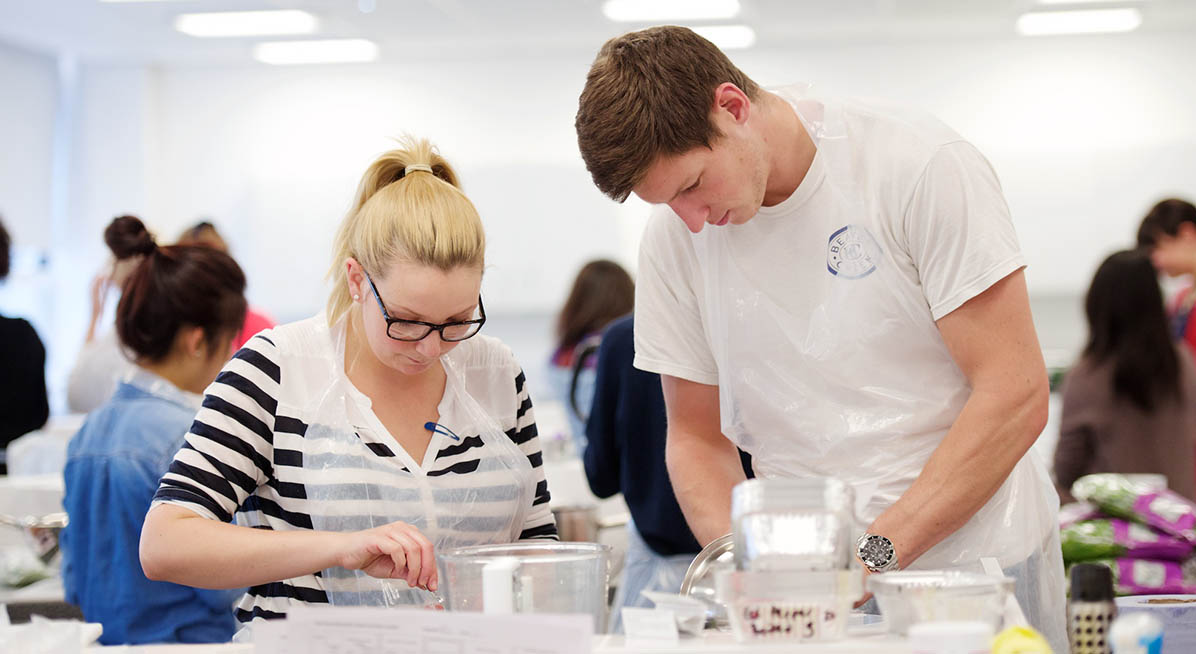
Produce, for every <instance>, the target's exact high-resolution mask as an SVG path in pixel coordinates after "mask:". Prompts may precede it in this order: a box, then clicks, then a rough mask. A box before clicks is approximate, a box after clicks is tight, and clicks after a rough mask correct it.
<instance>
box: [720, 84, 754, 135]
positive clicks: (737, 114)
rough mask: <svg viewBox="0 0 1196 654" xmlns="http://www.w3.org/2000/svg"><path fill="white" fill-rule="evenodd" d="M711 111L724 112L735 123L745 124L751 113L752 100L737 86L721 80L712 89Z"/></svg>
mask: <svg viewBox="0 0 1196 654" xmlns="http://www.w3.org/2000/svg"><path fill="white" fill-rule="evenodd" d="M712 111H713V112H714V113H715V114H716V115H718V114H725V115H726V116H727V117H729V118H731V119H732V120H733V121H734V122H735V123H737V124H740V125H742V124H745V123H746V122H747V119H748V117H749V116H750V115H751V113H752V101H751V100H749V99H748V96H747V94H746V93H744V92H743V91H742V90H741V89H740V88H739V87H738V86H735V85H734V84H732V83H730V82H723V83H722V84H719V85H718V86H717V87H716V88H715V89H714V107H713V108H712Z"/></svg>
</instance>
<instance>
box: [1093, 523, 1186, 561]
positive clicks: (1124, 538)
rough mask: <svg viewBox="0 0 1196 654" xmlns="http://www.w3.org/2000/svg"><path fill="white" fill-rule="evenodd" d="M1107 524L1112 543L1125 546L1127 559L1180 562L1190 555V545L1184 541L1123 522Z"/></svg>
mask: <svg viewBox="0 0 1196 654" xmlns="http://www.w3.org/2000/svg"><path fill="white" fill-rule="evenodd" d="M1109 522H1110V523H1111V524H1112V525H1113V542H1115V543H1118V544H1122V545H1124V546H1125V548H1126V551H1125V556H1126V557H1128V558H1135V559H1165V560H1168V561H1182V560H1184V559H1185V558H1187V557H1188V556H1190V555H1191V554H1192V544H1191V543H1189V542H1188V541H1186V540H1182V539H1179V538H1175V537H1173V536H1170V535H1168V534H1162V533H1159V532H1157V531H1155V530H1152V529H1150V528H1149V527H1143V526H1142V525H1139V524H1134V523H1132V522H1126V521H1125V520H1117V519H1113V520H1110V521H1109Z"/></svg>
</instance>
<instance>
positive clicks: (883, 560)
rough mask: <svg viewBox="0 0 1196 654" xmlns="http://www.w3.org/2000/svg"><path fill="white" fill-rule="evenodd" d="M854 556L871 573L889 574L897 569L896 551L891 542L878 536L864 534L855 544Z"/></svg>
mask: <svg viewBox="0 0 1196 654" xmlns="http://www.w3.org/2000/svg"><path fill="white" fill-rule="evenodd" d="M855 549H856V554H857V555H859V557H860V561H863V563H864V567H865V568H868V570H870V571H872V572H889V571H890V570H896V569H897V550H896V549H894V548H893V541H891V540H889V539H888V538H885V537H884V536H880V535H878V534H864V535H863V536H860V539H859V540H858V541H856V544H855Z"/></svg>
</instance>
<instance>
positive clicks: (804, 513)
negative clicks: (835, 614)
mask: <svg viewBox="0 0 1196 654" xmlns="http://www.w3.org/2000/svg"><path fill="white" fill-rule="evenodd" d="M731 527H732V533H733V534H734V540H735V567H736V568H737V569H739V570H744V571H769V570H772V571H781V570H846V569H848V568H850V567H852V560H853V556H854V552H855V549H854V546H853V545H854V536H855V533H856V531H858V527H857V525H856V520H855V511H854V494H853V492H852V489H851V487H850V486H848V485H847V484H846V483H844V482H842V481H840V480H838V479H833V478H829V477H808V478H799V479H751V480H748V481H745V482H742V483H740V484H738V485H736V486H735V489H734V490H733V491H732V494H731Z"/></svg>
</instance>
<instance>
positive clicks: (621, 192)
mask: <svg viewBox="0 0 1196 654" xmlns="http://www.w3.org/2000/svg"><path fill="white" fill-rule="evenodd" d="M724 82H731V83H732V84H734V85H735V86H737V87H739V89H740V90H742V91H743V92H744V93H745V94H747V96H748V98H750V99H753V100H754V99H756V97H757V96H758V95H759V92H760V87H759V86H757V85H756V83H755V82H753V81H752V80H751V79H749V78H748V76H747V75H744V74H743V72H742V71H740V70H739V69H738V68H736V67H735V65H734V64H732V63H731V60H730V59H728V58H727V55H725V54H723V53H722V51H721V50H719V49H718V48H717V47H715V45H714V44H713V43H711V42H710V41H707V40H706V39H704V38H702V37H701V36H698V35H697V34H695V33H694V32H693V31H692V30H689V29H687V28H684V27H676V26H671V25H670V26H662V27H651V28H648V29H645V30H640V31H638V32H630V33H628V34H624V35H623V36H619V37H615V38H613V39H611V40H609V41H607V42H606V43H605V44H603V46H602V49H601V50H599V51H598V56H597V58H595V59H594V64H593V65H592V66H591V67H590V73H589V75H587V76H586V86H585V88H584V89H583V90H582V92H581V99H580V100H579V101H578V107H577V119H576V120H575V122H574V126H575V127H576V128H577V144H578V147H579V148H580V149H581V157H582V159H584V160H585V162H586V169H587V170H589V171H590V175H591V176H592V177H593V178H594V184H595V185H596V186H597V187H598V189H599V190H600V191H602V192H603V193H605V194H607V195H609V196H610V197H612V198H614V199H615V200H616V201H618V202H622V201H624V200H626V199H627V196H628V195H630V194H631V190H632V188H634V187H635V186H636V184H638V183H639V182H640V180H641V179H642V178H643V176H644V174H645V172H646V171H647V169H648V167H649V166H651V165H652V164H653V163H654V162H655V161H656V159H657V157H659V156H661V155H677V154H682V153H684V152H688V151H689V150H691V149H693V148H695V147H698V146H705V147H710V144H711V142H713V141H714V140H715V139H717V138H718V137H719V136H722V134H720V133H719V131H718V129H717V128H715V126H714V124H713V123H711V121H710V111H711V109H712V108H713V106H714V90H715V89H716V88H718V86H719V85H720V84H722V83H724Z"/></svg>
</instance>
